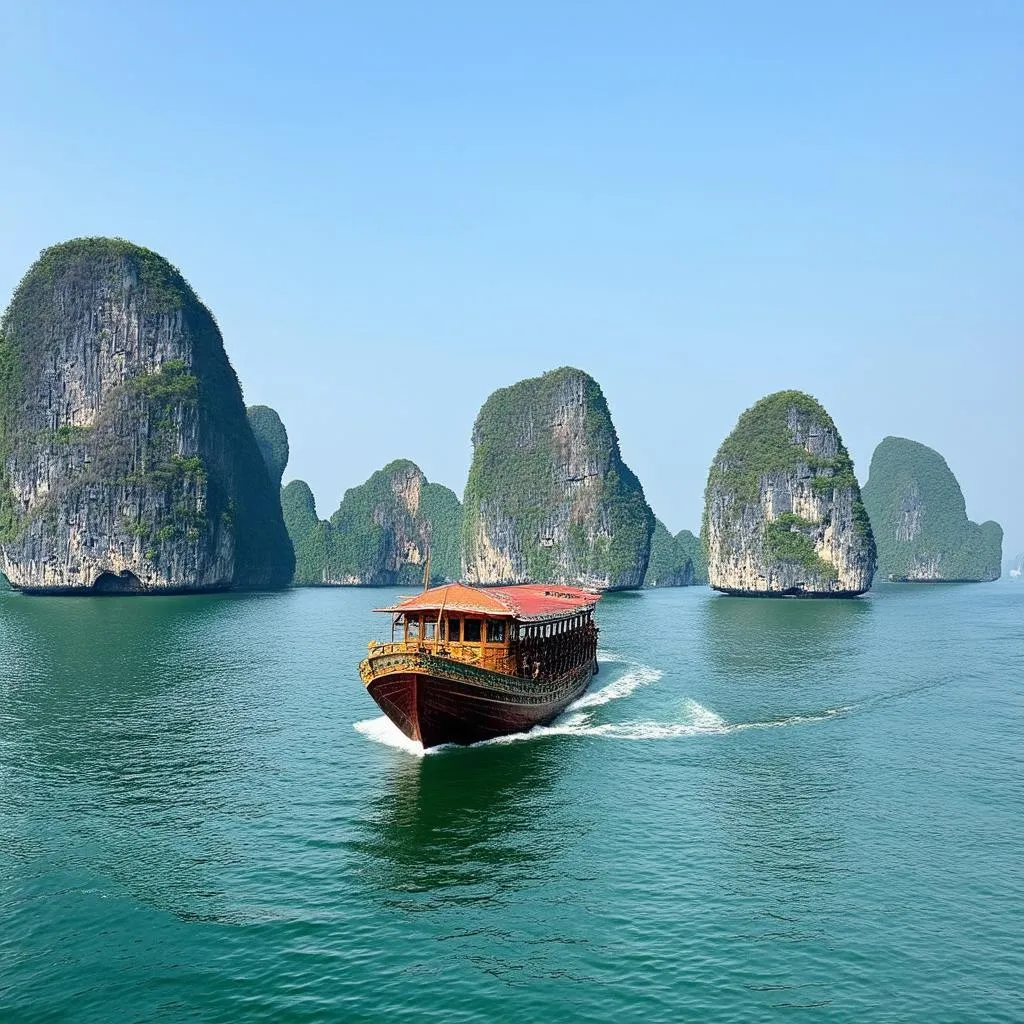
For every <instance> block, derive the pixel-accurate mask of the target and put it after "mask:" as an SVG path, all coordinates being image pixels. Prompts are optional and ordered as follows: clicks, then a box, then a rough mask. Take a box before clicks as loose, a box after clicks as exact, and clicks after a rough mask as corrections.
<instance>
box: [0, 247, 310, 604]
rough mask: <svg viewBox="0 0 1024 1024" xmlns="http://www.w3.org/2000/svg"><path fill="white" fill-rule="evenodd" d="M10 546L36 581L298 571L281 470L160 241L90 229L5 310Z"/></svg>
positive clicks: (198, 584)
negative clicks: (159, 250) (271, 463)
mask: <svg viewBox="0 0 1024 1024" xmlns="http://www.w3.org/2000/svg"><path fill="white" fill-rule="evenodd" d="M0 456H2V466H0V558H2V569H3V573H4V575H6V577H7V578H8V579H9V580H10V582H11V584H12V585H13V586H15V587H17V588H19V589H21V590H25V591H29V592H36V593H54V592H62V593H78V592H96V591H100V592H103V591H114V592H127V593H134V592H141V591H148V592H173V591H201V590H219V589H225V588H229V587H282V586H286V585H287V584H288V583H289V582H290V580H291V578H292V571H293V568H294V557H293V555H292V548H291V544H290V543H289V541H288V535H287V533H286V532H285V528H284V521H283V519H282V516H281V505H280V501H279V499H278V493H277V486H276V484H275V482H274V481H273V480H272V479H271V476H270V473H269V472H268V470H267V467H266V464H265V463H264V460H263V457H262V456H261V454H260V451H259V448H258V447H257V445H256V441H255V439H254V438H253V434H252V431H251V429H250V428H249V423H248V420H247V418H246V410H245V406H244V404H243V402H242V392H241V388H240V387H239V384H238V380H237V378H236V376H235V373H234V370H233V369H232V368H231V364H230V363H229V362H228V359H227V356H226V354H225V352H224V344H223V342H222V340H221V335H220V331H219V330H218V328H217V324H216V322H215V321H214V319H213V317H212V316H211V315H210V312H209V310H207V309H206V307H205V306H204V305H203V304H202V303H201V302H200V301H199V299H198V298H197V297H196V294H195V292H194V291H193V290H192V289H191V287H189V285H188V283H187V282H186V281H185V279H184V278H183V277H182V276H181V274H180V273H179V272H178V271H177V270H176V269H175V268H174V267H172V266H171V264H170V263H168V262H167V261H166V260H165V259H163V258H162V257H161V256H158V255H157V254H156V253H154V252H151V251H149V250H148V249H144V248H142V247H140V246H137V245H133V244H131V243H129V242H124V241H121V240H117V239H109V238H88V239H76V240H74V241H70V242H66V243H64V244H63V245H56V246H54V247H53V248H50V249H47V250H46V251H45V252H44V253H43V254H42V255H41V256H40V257H39V259H38V261H37V262H36V263H35V264H33V266H32V267H31V268H30V269H29V271H28V273H27V274H26V275H25V277H24V279H23V280H22V282H21V284H20V285H19V286H18V288H17V290H16V291H15V293H14V297H13V299H12V300H11V304H10V306H9V308H8V309H7V311H6V313H5V314H4V317H3V320H2V324H0Z"/></svg>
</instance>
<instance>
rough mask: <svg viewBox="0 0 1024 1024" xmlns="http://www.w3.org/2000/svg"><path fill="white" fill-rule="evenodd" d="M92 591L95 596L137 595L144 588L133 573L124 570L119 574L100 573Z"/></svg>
mask: <svg viewBox="0 0 1024 1024" xmlns="http://www.w3.org/2000/svg"><path fill="white" fill-rule="evenodd" d="M92 589H93V592H94V593H96V594H138V593H140V592H141V591H142V590H144V589H145V587H143V585H142V581H141V580H140V579H139V577H138V576H136V575H135V573H133V572H129V570H127V569H125V570H124V571H123V572H120V573H112V572H101V573H100V574H99V576H97V577H96V582H95V583H94V584H93V585H92Z"/></svg>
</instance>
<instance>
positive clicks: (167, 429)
mask: <svg viewBox="0 0 1024 1024" xmlns="http://www.w3.org/2000/svg"><path fill="white" fill-rule="evenodd" d="M472 442H473V457H472V464H471V466H470V469H469V475H468V479H467V481H466V485H465V489H464V493H463V497H462V500H461V501H460V500H459V497H458V495H457V494H456V492H455V491H453V490H451V489H449V488H448V487H445V486H443V485H442V484H439V483H436V482H431V481H428V480H427V478H426V476H425V475H424V473H423V471H422V470H421V469H420V468H419V467H418V466H417V465H416V464H415V463H414V462H411V461H410V460H408V459H401V458H400V459H396V460H394V461H392V462H389V463H388V464H387V465H386V466H384V467H383V468H382V469H380V470H377V471H376V472H375V473H373V474H372V475H371V476H370V477H369V479H367V480H366V481H365V482H364V483H362V484H359V485H358V486H355V487H349V488H348V489H347V490H345V491H344V496H343V497H342V500H341V502H340V504H339V506H338V508H337V510H336V511H335V512H334V513H333V515H331V517H330V518H329V519H320V518H319V515H318V513H317V508H316V501H315V499H314V496H313V493H312V491H311V490H310V488H309V487H308V485H307V484H306V483H305V482H304V481H302V480H292V481H291V482H289V483H288V484H287V485H286V486H284V487H282V486H281V485H282V481H283V479H284V474H285V470H286V468H287V465H288V460H289V455H290V449H289V441H288V433H287V430H286V428H285V425H284V423H283V422H282V420H281V417H280V416H279V415H278V413H277V412H276V411H275V410H274V409H273V408H271V407H269V406H267V405H252V406H250V407H249V408H248V409H246V408H245V405H244V404H243V400H242V390H241V387H240V385H239V382H238V379H237V377H236V376H235V372H234V370H233V369H232V367H231V364H230V362H229V360H228V357H227V355H226V353H225V350H224V343H223V340H222V338H221V334H220V330H219V329H218V327H217V324H216V321H215V320H214V318H213V316H212V314H211V313H210V311H209V310H208V309H207V308H206V307H205V306H204V305H203V304H202V302H200V300H199V299H198V297H197V296H196V294H195V292H194V291H193V290H192V288H191V287H190V286H189V284H188V283H187V282H186V281H185V279H184V278H183V277H182V275H181V273H180V272H179V271H178V270H177V269H176V268H175V267H173V266H172V265H171V264H170V263H169V262H168V261H167V260H166V259H164V258H163V257H162V256H160V255H158V254H157V253H155V252H152V251H151V250H149V249H146V248H143V247H142V246H139V245H135V244H133V243H131V242H127V241H124V240H123V239H118V238H77V239H72V240H71V241H68V242H64V243H62V244H60V245H55V246H53V247H51V248H49V249H47V250H45V251H44V252H43V253H42V254H41V255H40V257H39V259H38V260H37V261H36V262H35V263H34V264H33V265H32V267H30V268H29V270H28V272H27V273H26V275H25V277H24V278H23V280H22V281H21V283H20V284H19V285H18V287H17V289H16V290H15V292H14V295H13V297H12V299H11V302H10V305H9V306H8V308H7V310H6V312H5V313H4V314H3V317H2V318H0V570H2V573H3V576H2V577H0V586H3V585H5V584H6V582H7V581H9V582H10V584H11V585H12V586H13V587H14V588H15V589H18V590H23V591H25V592H28V593H37V594H46V593H89V594H95V593H129V594H154V593H184V592H194V591H208V590H225V589H232V588H242V589H254V588H263V589H273V588H280V587H285V586H288V585H289V584H290V585H293V586H300V587H301V586H314V587H318V586H389V585H403V586H405V585H411V584H416V583H420V582H421V581H422V580H423V579H424V577H425V576H429V579H430V581H432V582H435V583H438V582H444V581H453V580H459V579H462V580H466V581H468V582H469V583H475V584H514V583H526V582H536V583H550V584H557V585H565V586H578V587H584V588H588V589H593V590H630V589H637V588H640V587H684V586H699V585H707V584H710V585H711V586H712V587H713V588H715V589H716V590H719V591H722V592H723V593H725V594H738V595H751V596H756V595H765V596H780V595H781V596H806V597H850V596H855V595H858V594H862V593H863V592H864V591H865V590H867V589H868V588H869V587H870V586H871V583H872V578H873V576H874V574H875V568H876V543H877V566H878V570H879V572H880V573H881V574H882V576H883V577H884V578H886V579H889V580H894V581H901V582H937V581H985V580H994V579H997V578H998V577H999V575H1000V571H1001V564H1000V563H1001V557H1002V530H1001V528H1000V526H999V525H998V524H997V523H995V522H985V523H982V524H980V525H979V524H977V523H973V522H970V521H969V520H968V519H967V514H966V506H965V502H964V497H963V493H962V492H961V490H960V486H959V484H958V483H957V480H956V478H955V477H954V475H953V473H952V472H951V470H950V469H949V467H948V466H947V465H946V463H945V460H944V459H943V458H942V456H941V455H939V454H938V452H936V451H934V450H933V449H931V448H928V447H926V446H925V445H922V444H919V443H918V442H916V441H910V440H907V439H906V438H899V437H886V438H885V439H884V440H883V441H882V442H881V444H879V446H878V448H877V449H876V450H875V453H874V456H873V458H872V460H871V468H870V474H869V479H868V482H867V484H866V485H865V487H864V492H863V498H862V496H861V491H860V488H859V486H858V483H857V478H856V476H855V474H854V469H853V463H852V461H851V459H850V456H849V454H848V453H847V450H846V448H845V446H844V445H843V441H842V438H841V437H840V434H839V431H838V430H837V428H836V426H835V424H834V423H833V421H832V419H831V418H830V416H829V415H828V413H827V412H826V411H825V409H824V408H823V407H822V406H821V405H820V404H819V403H818V402H817V401H816V400H815V399H813V398H811V397H810V396H809V395H807V394H804V393H802V392H800V391H780V392H777V393H775V394H772V395H768V396H767V397H765V398H763V399H761V400H760V401H759V402H757V403H756V404H755V405H754V406H753V407H752V408H750V409H748V410H747V411H746V412H744V413H743V414H742V415H741V416H740V418H739V421H738V422H737V424H736V427H735V429H734V430H733V431H732V432H731V433H730V434H729V436H728V437H727V438H726V439H725V440H724V441H723V442H722V445H721V447H720V448H719V450H718V452H717V454H716V455H715V457H714V460H713V462H712V464H711V468H710V471H709V474H708V479H707V486H706V488H705V495H704V498H705V500H704V514H703V522H702V526H701V532H700V536H696V535H695V534H693V533H692V532H690V531H689V530H682V531H680V532H679V533H677V534H675V535H674V536H673V535H672V533H671V532H670V531H669V530H668V528H667V527H666V526H665V525H664V523H663V522H662V521H661V520H659V519H655V516H654V513H653V512H652V510H651V508H650V506H649V505H648V503H647V500H646V498H645V496H644V490H643V487H642V485H641V483H640V481H639V480H638V479H637V477H636V475H635V474H634V473H633V472H632V470H630V468H629V467H628V466H627V465H626V464H625V463H624V461H623V459H622V455H621V452H620V450H619V440H618V435H617V433H616V430H615V426H614V424H613V423H612V418H611V413H610V411H609V408H608V403H607V402H606V400H605V397H604V393H603V392H602V390H601V387H600V385H599V384H598V383H597V381H596V380H594V378H593V377H591V376H590V375H589V374H587V373H585V372H584V371H583V370H580V369H577V368H574V367H567V366H565V367H561V368H559V369H556V370H551V371H550V372H548V373H545V374H542V375H541V376H539V377H533V378H529V379H526V380H520V381H518V382H515V383H512V384H511V385H510V386H508V387H504V388H501V389H499V390H498V391H495V392H494V393H493V394H492V395H491V396H490V397H489V398H488V399H487V400H486V401H485V402H484V404H483V406H482V407H481V409H480V412H479V414H478V416H477V417H476V421H475V423H474V424H473V427H472ZM340 490H341V488H339V491H340ZM428 559H429V572H428V567H427V563H428Z"/></svg>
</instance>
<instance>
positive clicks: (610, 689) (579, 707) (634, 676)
mask: <svg viewBox="0 0 1024 1024" xmlns="http://www.w3.org/2000/svg"><path fill="white" fill-rule="evenodd" d="M660 678H661V669H657V668H651V667H650V666H649V665H634V666H633V667H632V668H631V669H630V670H629V671H628V672H624V673H623V674H622V675H621V676H619V678H618V679H613V680H612V681H611V682H610V683H609V684H608V685H607V686H605V687H602V688H601V689H600V690H596V691H595V692H594V693H585V694H583V696H582V697H580V698H579V699H578V700H575V701H573V702H572V704H570V705H569V707H568V708H566V711H565V713H566V714H568V713H570V712H573V711H583V710H584V709H585V708H597V707H600V706H601V705H602V704H607V703H608V702H609V701H613V700H621V699H622V698H623V697H628V696H629V695H630V694H631V693H632V692H633V691H634V690H636V689H638V688H639V687H641V686H646V685H647V684H648V683H656V682H657V681H658V680H659V679H660Z"/></svg>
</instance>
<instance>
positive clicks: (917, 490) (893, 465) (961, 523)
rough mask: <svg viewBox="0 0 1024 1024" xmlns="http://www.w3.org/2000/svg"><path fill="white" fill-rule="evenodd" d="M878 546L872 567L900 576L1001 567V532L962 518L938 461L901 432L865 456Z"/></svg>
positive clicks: (988, 575) (983, 575) (988, 574)
mask: <svg viewBox="0 0 1024 1024" xmlns="http://www.w3.org/2000/svg"><path fill="white" fill-rule="evenodd" d="M864 504H865V505H866V506H867V510H868V514H869V515H870V517H871V525H872V528H873V529H874V533H875V540H876V542H877V544H878V571H879V572H880V573H882V574H883V575H884V576H887V577H888V576H891V577H893V578H895V579H907V580H962V581H975V582H979V581H983V580H995V579H998V578H999V575H1000V573H1001V571H1002V547H1003V531H1002V529H1001V528H1000V526H999V524H998V523H994V522H987V523H982V524H981V525H979V524H977V523H973V522H971V521H970V520H969V519H968V518H967V507H966V504H965V502H964V496H963V492H962V491H961V490H960V484H959V483H958V482H957V479H956V477H955V476H954V475H953V471H952V470H951V469H950V468H949V466H948V465H947V464H946V460H945V459H944V458H943V457H942V456H941V455H940V454H939V453H938V452H937V451H935V450H934V449H933V448H929V447H927V446H926V445H923V444H919V443H918V442H917V441H910V440H908V439H907V438H905V437H887V438H885V439H884V440H883V441H882V442H881V444H879V446H878V447H877V448H876V449H875V452H874V455H873V456H872V457H871V467H870V470H869V473H868V481H867V483H866V484H865V485H864Z"/></svg>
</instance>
